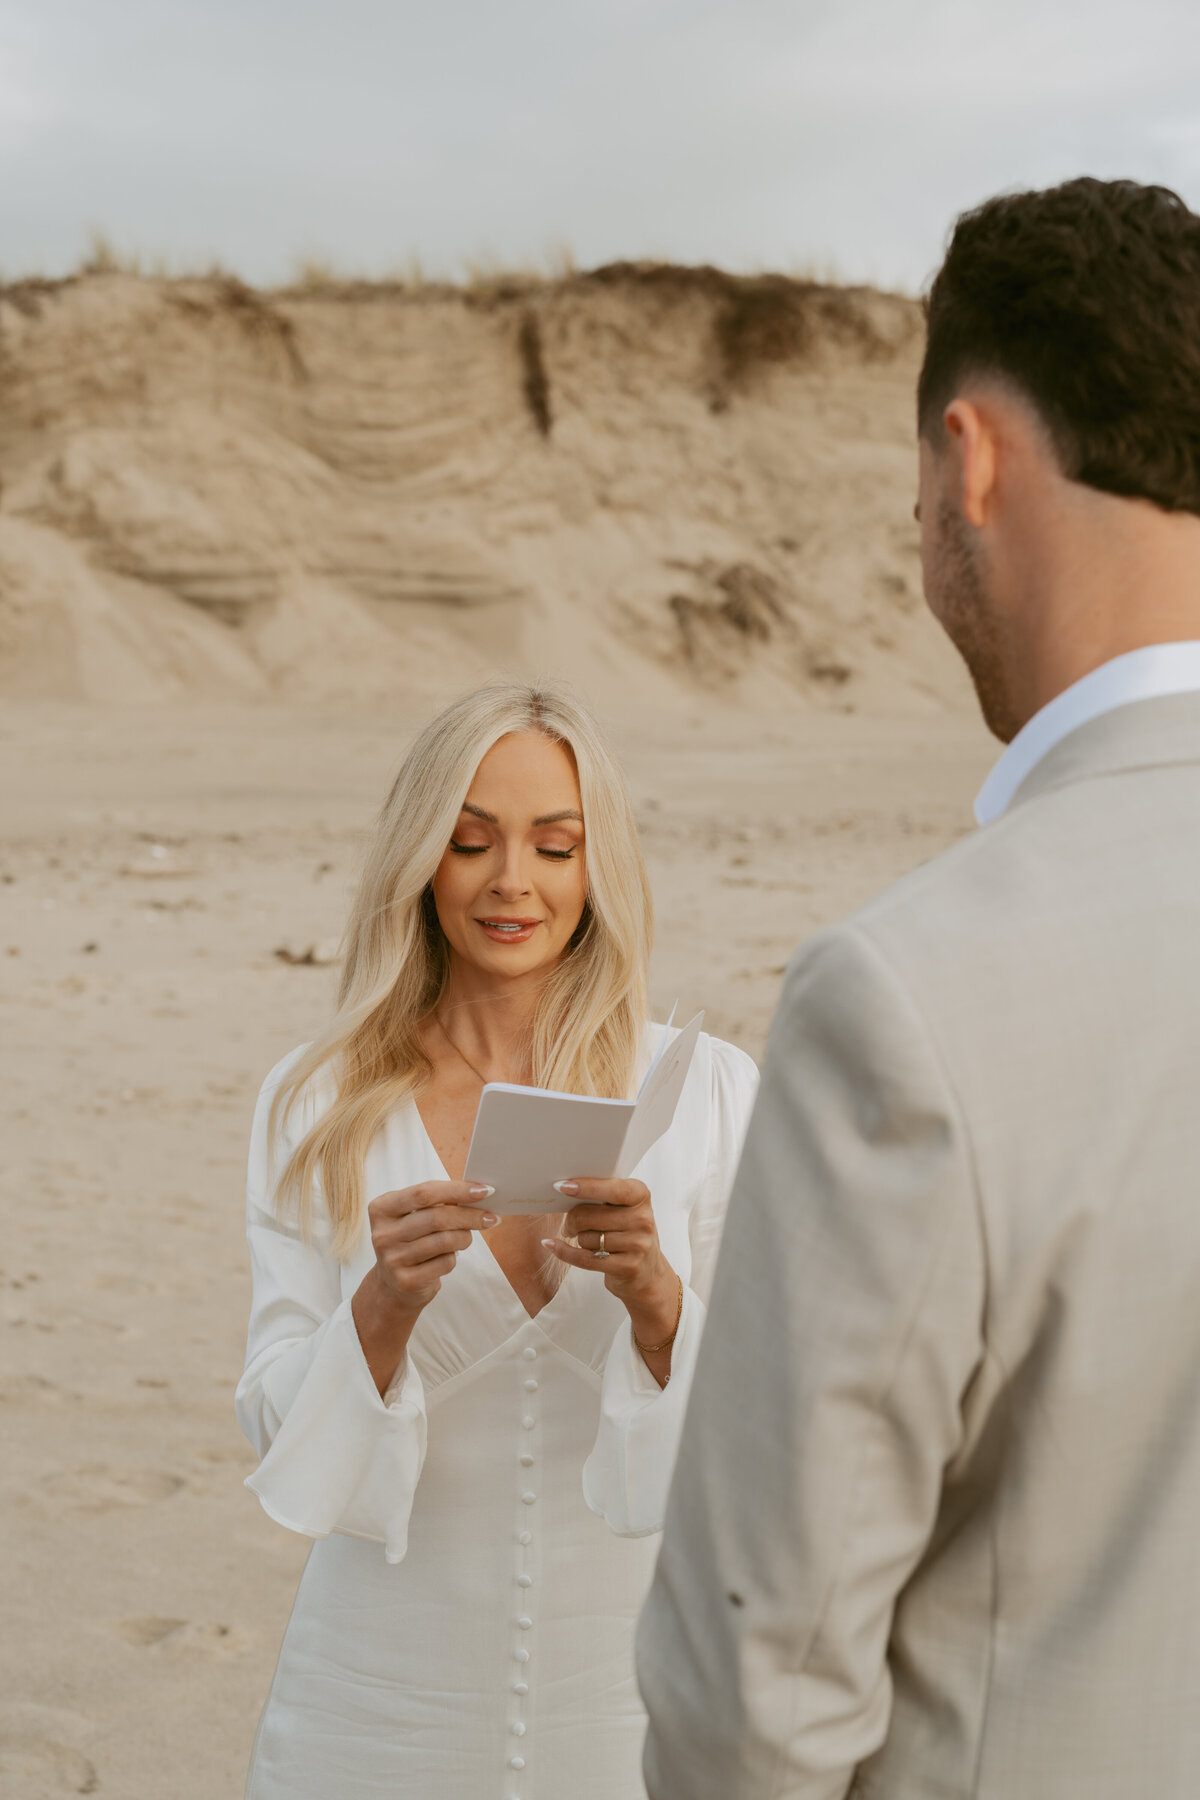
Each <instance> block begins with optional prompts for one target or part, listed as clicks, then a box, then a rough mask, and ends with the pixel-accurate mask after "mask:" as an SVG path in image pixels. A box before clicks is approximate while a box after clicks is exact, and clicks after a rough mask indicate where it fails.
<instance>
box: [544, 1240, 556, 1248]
mask: <svg viewBox="0 0 1200 1800" xmlns="http://www.w3.org/2000/svg"><path fill="white" fill-rule="evenodd" d="M553 1248H554V1239H553V1238H543V1239H542V1249H543V1250H553Z"/></svg>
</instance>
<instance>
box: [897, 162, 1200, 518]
mask: <svg viewBox="0 0 1200 1800" xmlns="http://www.w3.org/2000/svg"><path fill="white" fill-rule="evenodd" d="M926 319H927V325H928V338H927V343H926V349H925V361H924V365H923V367H922V369H921V377H920V382H919V384H918V388H917V414H918V425H919V428H920V431H921V433H922V435H923V436H926V437H930V438H935V439H936V437H937V436H938V434H939V432H940V415H941V412H942V410H943V408H944V407H945V406H946V405H947V404H948V403H949V401H950V400H952V399H953V397H954V394H955V392H956V391H957V390H958V388H959V387H960V386H961V384H962V383H963V381H964V380H965V379H967V378H968V377H970V376H976V377H978V376H987V375H991V376H996V377H999V378H1000V379H1002V380H1004V381H1007V382H1011V383H1012V384H1013V386H1014V387H1015V388H1016V389H1017V390H1018V391H1020V392H1022V393H1023V394H1024V395H1025V397H1026V398H1027V399H1028V400H1029V401H1031V402H1032V404H1033V406H1034V408H1035V409H1036V411H1037V412H1038V414H1039V416H1040V417H1041V419H1042V421H1043V423H1044V424H1045V426H1046V428H1047V430H1048V432H1049V434H1050V437H1051V439H1052V441H1053V443H1054V446H1055V449H1056V451H1057V454H1058V457H1059V461H1060V463H1061V465H1062V469H1063V472H1064V474H1066V475H1067V476H1068V478H1069V479H1071V480H1074V481H1078V482H1082V483H1083V484H1084V485H1086V486H1088V487H1093V488H1100V489H1102V490H1103V491H1104V492H1106V493H1110V494H1121V495H1125V496H1129V497H1137V498H1141V499H1145V500H1151V501H1153V502H1154V504H1155V505H1156V506H1160V507H1162V508H1163V509H1164V510H1165V511H1167V512H1193V513H1200V218H1198V217H1197V216H1196V214H1195V213H1193V212H1190V211H1189V210H1188V208H1187V207H1186V206H1185V205H1184V203H1183V201H1182V200H1181V199H1180V198H1179V195H1178V194H1174V193H1172V192H1171V190H1170V189H1169V188H1163V187H1142V186H1139V184H1138V183H1137V182H1133V181H1096V180H1093V179H1092V178H1091V177H1081V178H1080V179H1079V180H1076V181H1067V182H1064V183H1063V184H1062V186H1061V187H1054V188H1048V189H1046V190H1045V191H1044V192H1040V193H1025V194H1003V195H1000V196H998V197H997V198H996V199H994V200H988V201H986V202H985V203H984V204H983V205H982V206H979V207H976V208H975V209H974V211H972V212H967V213H964V214H963V215H962V216H961V218H959V220H958V221H957V223H956V225H955V228H954V232H953V235H952V236H951V239H950V245H949V248H948V250H947V252H946V258H945V261H944V262H943V264H942V266H941V269H940V270H939V271H938V274H937V276H936V277H935V279H934V282H933V286H932V288H931V290H930V293H929V298H928V301H927V302H926Z"/></svg>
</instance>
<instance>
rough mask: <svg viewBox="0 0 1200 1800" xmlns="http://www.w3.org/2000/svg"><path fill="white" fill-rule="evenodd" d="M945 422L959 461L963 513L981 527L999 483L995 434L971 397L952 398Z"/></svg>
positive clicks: (954, 453) (943, 419) (945, 415)
mask: <svg viewBox="0 0 1200 1800" xmlns="http://www.w3.org/2000/svg"><path fill="white" fill-rule="evenodd" d="M942 425H943V427H944V429H945V431H946V435H947V437H948V438H949V445H948V449H949V451H950V454H951V455H952V456H953V457H954V458H955V460H956V461H957V463H958V471H959V480H960V482H961V503H962V511H963V517H964V518H965V519H966V521H967V523H968V524H969V525H973V526H974V527H975V529H976V530H977V531H978V530H980V529H982V527H983V526H984V525H985V524H986V523H987V518H988V513H989V511H990V509H991V501H992V497H993V494H994V492H995V487H996V439H995V435H994V434H993V432H992V430H991V429H990V427H989V426H988V424H987V423H986V422H985V420H984V418H983V415H982V414H981V413H980V411H979V408H978V407H977V406H973V405H972V404H971V402H970V401H969V400H952V401H951V402H950V404H949V406H948V407H947V408H946V410H945V412H944V413H943V414H942Z"/></svg>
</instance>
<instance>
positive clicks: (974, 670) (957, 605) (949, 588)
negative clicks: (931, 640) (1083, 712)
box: [925, 499, 1023, 744]
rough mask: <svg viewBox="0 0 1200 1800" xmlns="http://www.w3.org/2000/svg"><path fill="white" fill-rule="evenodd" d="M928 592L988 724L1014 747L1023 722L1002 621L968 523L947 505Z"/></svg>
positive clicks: (929, 567) (943, 509) (942, 506)
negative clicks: (1014, 698)
mask: <svg viewBox="0 0 1200 1800" xmlns="http://www.w3.org/2000/svg"><path fill="white" fill-rule="evenodd" d="M925 590H926V599H927V601H928V603H929V608H930V611H931V612H932V613H933V615H934V617H935V618H936V619H937V621H938V623H939V624H940V625H941V627H942V629H943V630H944V631H945V633H946V635H947V637H948V638H949V639H950V641H951V643H952V644H953V645H954V648H955V649H956V650H957V651H958V653H959V655H960V656H961V657H962V659H963V661H964V662H965V663H966V665H967V672H968V674H969V675H970V677H971V680H972V682H973V684H974V687H975V693H976V695H977V697H978V700H979V705H980V710H981V711H982V713H983V718H984V723H985V724H986V726H987V728H988V730H989V731H990V732H991V733H992V734H993V736H994V737H998V738H999V739H1000V742H1001V743H1002V744H1008V743H1011V742H1012V740H1013V738H1014V737H1015V736H1016V734H1017V732H1018V731H1019V730H1020V728H1021V725H1022V723H1023V720H1022V719H1021V718H1020V717H1019V716H1018V713H1017V710H1016V707H1015V705H1014V701H1013V695H1012V691H1011V688H1012V684H1011V680H1010V678H1009V675H1008V671H1007V660H1008V659H1007V658H1006V656H1005V648H1004V639H1003V634H1002V631H1001V628H1000V622H999V616H998V613H997V610H996V607H995V604H994V602H993V600H992V594H991V589H990V587H989V585H988V581H987V576H986V572H985V570H984V568H983V565H982V559H981V558H980V555H979V552H978V548H977V546H976V545H975V543H974V542H973V541H972V538H971V536H970V533H969V531H968V528H967V524H966V521H965V520H964V519H963V517H962V514H961V513H960V512H959V511H958V510H957V509H956V508H955V507H954V506H953V505H952V504H951V503H950V501H949V500H945V499H943V500H942V501H941V502H940V503H939V505H938V509H937V538H936V542H935V545H934V547H933V556H932V558H931V560H930V563H929V564H928V565H927V568H926V573H925Z"/></svg>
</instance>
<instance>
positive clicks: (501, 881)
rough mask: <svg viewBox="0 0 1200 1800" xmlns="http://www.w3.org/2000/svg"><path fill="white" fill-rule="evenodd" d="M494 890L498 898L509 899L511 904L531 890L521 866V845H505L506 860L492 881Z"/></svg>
mask: <svg viewBox="0 0 1200 1800" xmlns="http://www.w3.org/2000/svg"><path fill="white" fill-rule="evenodd" d="M492 892H493V894H495V896H496V898H497V900H504V901H507V902H508V903H509V904H510V905H511V904H512V902H513V901H514V900H520V899H521V897H522V895H524V894H527V893H528V892H529V888H528V886H527V884H526V881H525V874H524V870H523V869H522V866H521V846H520V845H519V844H509V845H506V846H505V851H504V862H503V864H502V866H501V868H500V870H499V872H498V873H497V875H496V879H495V880H494V881H493V883H492Z"/></svg>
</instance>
